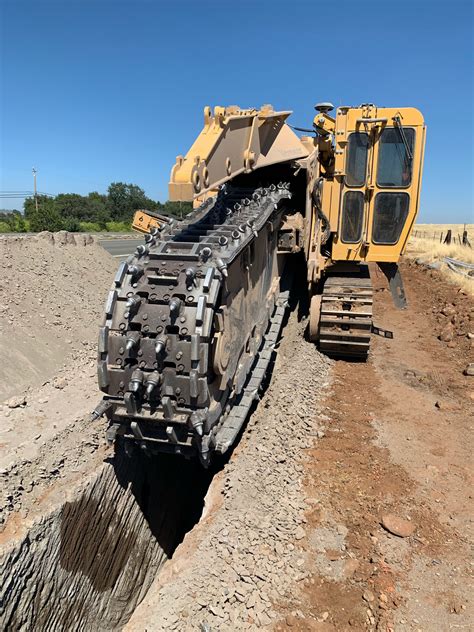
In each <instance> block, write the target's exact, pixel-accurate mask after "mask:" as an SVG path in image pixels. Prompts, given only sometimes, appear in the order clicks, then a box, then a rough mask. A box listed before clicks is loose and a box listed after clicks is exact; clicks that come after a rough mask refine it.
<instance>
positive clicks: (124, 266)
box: [114, 261, 128, 287]
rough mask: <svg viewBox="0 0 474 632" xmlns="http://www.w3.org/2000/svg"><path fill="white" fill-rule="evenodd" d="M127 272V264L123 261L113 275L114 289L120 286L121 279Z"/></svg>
mask: <svg viewBox="0 0 474 632" xmlns="http://www.w3.org/2000/svg"><path fill="white" fill-rule="evenodd" d="M127 270H128V263H127V262H126V261H123V262H122V263H121V264H120V266H119V269H118V270H117V274H116V275H115V279H114V283H115V287H120V286H121V285H122V282H123V279H124V277H125V275H126V274H127Z"/></svg>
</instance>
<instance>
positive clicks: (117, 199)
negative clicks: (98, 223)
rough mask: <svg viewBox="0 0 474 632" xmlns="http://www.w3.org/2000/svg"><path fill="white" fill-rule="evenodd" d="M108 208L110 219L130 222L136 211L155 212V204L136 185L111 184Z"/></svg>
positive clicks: (108, 191)
mask: <svg viewBox="0 0 474 632" xmlns="http://www.w3.org/2000/svg"><path fill="white" fill-rule="evenodd" d="M107 193H108V207H109V210H110V214H111V217H112V219H116V220H119V221H120V220H131V218H132V215H133V213H134V212H135V211H137V210H138V209H147V210H149V211H154V210H157V206H158V205H157V203H156V202H155V201H154V200H152V199H150V198H148V197H147V196H146V195H145V191H144V190H143V189H141V188H140V187H139V186H137V185H136V184H126V183H124V182H112V184H111V185H110V186H109V188H108V190H107Z"/></svg>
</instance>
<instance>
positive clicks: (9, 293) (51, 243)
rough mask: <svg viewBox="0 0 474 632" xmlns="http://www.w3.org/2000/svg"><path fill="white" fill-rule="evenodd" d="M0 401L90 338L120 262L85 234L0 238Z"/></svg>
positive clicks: (44, 375)
mask: <svg viewBox="0 0 474 632" xmlns="http://www.w3.org/2000/svg"><path fill="white" fill-rule="evenodd" d="M0 260H1V263H2V283H1V284H0V319H1V320H0V322H1V328H0V355H1V357H2V358H6V359H7V361H4V362H2V364H1V366H0V402H1V401H2V400H5V399H6V398H8V397H10V396H12V395H19V394H21V393H22V391H23V390H25V389H27V388H28V387H35V386H39V385H40V384H42V383H43V382H45V381H46V380H48V379H50V378H51V377H53V376H54V375H55V374H56V372H57V371H58V370H59V369H61V367H62V366H63V365H64V364H65V363H68V361H69V360H72V361H74V355H75V356H76V358H75V361H76V364H77V366H80V364H81V359H82V358H81V357H79V356H81V352H82V351H83V350H84V347H88V345H89V344H90V343H92V342H93V341H94V340H95V337H96V335H97V329H98V324H99V323H100V319H101V317H102V314H101V312H102V308H103V305H104V302H105V297H106V292H107V287H108V286H109V285H110V284H111V281H112V278H113V277H112V275H113V273H114V270H115V269H116V266H117V262H116V260H114V258H113V257H111V256H110V255H109V254H107V252H105V250H104V249H103V248H101V247H100V246H98V245H97V244H96V243H95V241H94V239H93V238H92V237H91V236H90V235H83V234H79V235H73V234H71V233H65V232H60V233H55V234H52V233H40V234H39V235H38V236H36V237H34V236H27V237H0Z"/></svg>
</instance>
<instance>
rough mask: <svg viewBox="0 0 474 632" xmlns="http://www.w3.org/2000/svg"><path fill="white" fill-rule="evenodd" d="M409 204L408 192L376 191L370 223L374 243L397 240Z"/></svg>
mask: <svg viewBox="0 0 474 632" xmlns="http://www.w3.org/2000/svg"><path fill="white" fill-rule="evenodd" d="M409 205H410V196H409V195H408V193H403V192H397V193H395V192H393V193H385V192H384V193H377V195H376V196H375V205H374V220H373V224H372V241H373V242H374V244H384V245H393V244H396V243H397V242H398V240H399V239H400V234H401V232H402V229H403V226H404V225H405V222H406V219H407V215H408V208H409Z"/></svg>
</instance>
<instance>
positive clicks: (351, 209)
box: [341, 191, 364, 244]
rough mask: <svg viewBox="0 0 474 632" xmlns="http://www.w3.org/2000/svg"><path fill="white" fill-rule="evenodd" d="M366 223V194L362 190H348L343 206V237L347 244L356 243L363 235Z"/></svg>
mask: <svg viewBox="0 0 474 632" xmlns="http://www.w3.org/2000/svg"><path fill="white" fill-rule="evenodd" d="M363 224H364V194H363V193H362V191H346V193H345V195H344V203H343V207H342V229H341V239H342V241H343V242H344V243H346V244H356V243H358V242H359V241H360V238H361V236H362V228H363Z"/></svg>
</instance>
